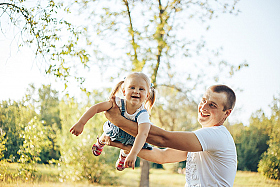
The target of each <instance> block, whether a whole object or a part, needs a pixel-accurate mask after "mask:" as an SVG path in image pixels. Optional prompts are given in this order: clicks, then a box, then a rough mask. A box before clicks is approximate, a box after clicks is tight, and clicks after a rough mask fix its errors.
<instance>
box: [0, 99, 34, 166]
mask: <svg viewBox="0 0 280 187" xmlns="http://www.w3.org/2000/svg"><path fill="white" fill-rule="evenodd" d="M34 116H36V113H35V109H34V107H33V106H32V105H28V104H27V103H26V102H25V101H20V102H16V101H11V100H9V101H1V103H0V128H1V133H4V134H5V135H4V138H5V140H6V143H5V147H6V149H5V150H4V151H3V153H4V158H5V159H9V160H10V161H12V162H14V161H17V160H18V159H19V155H18V154H17V151H18V150H19V148H20V146H21V145H22V143H23V139H22V138H21V137H20V132H21V130H22V125H23V124H27V123H28V122H29V121H30V120H31V119H32V118H33V117H34Z"/></svg>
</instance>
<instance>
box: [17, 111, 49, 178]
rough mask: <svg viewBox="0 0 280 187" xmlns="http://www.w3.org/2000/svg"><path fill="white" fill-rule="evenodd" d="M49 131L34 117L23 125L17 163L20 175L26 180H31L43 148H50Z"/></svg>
mask: <svg viewBox="0 0 280 187" xmlns="http://www.w3.org/2000/svg"><path fill="white" fill-rule="evenodd" d="M49 133H50V129H49V128H48V127H47V126H44V125H43V124H42V122H41V121H39V119H38V118H37V117H36V116H35V117H34V118H33V119H31V121H30V122H29V123H28V124H27V125H23V130H22V131H21V133H20V136H21V138H23V140H24V141H23V145H22V146H21V147H20V149H19V150H18V154H19V155H20V159H19V162H20V163H21V164H22V168H21V170H20V174H21V175H23V176H24V178H25V179H26V180H33V179H34V176H35V175H34V173H35V172H36V165H37V163H38V162H39V161H41V159H40V153H41V151H42V149H43V148H44V147H49V146H51V142H50V141H49V139H48V136H47V135H48V134H49Z"/></svg>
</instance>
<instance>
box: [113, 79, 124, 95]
mask: <svg viewBox="0 0 280 187" xmlns="http://www.w3.org/2000/svg"><path fill="white" fill-rule="evenodd" d="M123 83H124V81H120V82H119V83H118V84H117V85H116V86H115V88H114V89H113V90H112V93H111V95H110V99H111V98H112V97H113V96H115V95H116V94H117V93H118V92H119V91H120V89H121V87H122V85H123Z"/></svg>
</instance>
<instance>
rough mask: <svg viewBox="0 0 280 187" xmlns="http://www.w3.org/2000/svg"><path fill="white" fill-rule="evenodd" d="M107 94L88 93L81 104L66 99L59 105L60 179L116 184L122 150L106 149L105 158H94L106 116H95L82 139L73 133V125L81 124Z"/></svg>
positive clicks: (88, 124) (71, 99)
mask: <svg viewBox="0 0 280 187" xmlns="http://www.w3.org/2000/svg"><path fill="white" fill-rule="evenodd" d="M106 92H107V91H103V92H102V91H101V92H97V91H94V92H93V93H90V94H87V96H86V98H85V99H84V100H85V102H83V103H78V102H77V100H76V99H74V98H69V97H68V98H67V97H63V99H62V100H61V102H60V104H59V108H60V111H61V112H60V118H61V121H62V123H61V124H62V128H61V131H60V136H59V138H58V142H59V145H60V151H61V158H60V160H61V162H60V165H61V169H62V170H61V172H60V178H61V180H62V181H64V180H72V181H79V180H82V179H86V180H88V181H89V182H91V183H101V184H106V185H112V184H114V183H115V177H114V176H115V175H114V174H113V172H114V171H115V170H114V167H115V162H116V160H115V158H116V157H117V156H118V152H119V150H118V149H115V148H113V147H108V146H105V147H104V149H103V152H102V156H99V157H94V156H93V154H92V151H91V146H92V145H93V143H94V142H95V141H96V139H95V138H96V137H97V135H100V134H101V133H102V125H103V123H104V122H105V121H106V119H105V117H104V116H103V115H95V116H94V117H93V118H92V119H90V120H89V121H88V122H87V124H86V126H85V128H84V131H83V133H82V134H81V135H79V136H78V137H76V136H73V135H72V134H71V133H70V132H69V129H70V128H71V126H73V125H74V124H75V123H76V122H77V121H78V119H79V118H80V117H81V116H82V114H83V113H84V112H85V111H86V109H87V108H88V107H90V106H92V105H93V103H92V102H94V103H98V102H100V101H103V100H104V94H106ZM108 95H109V94H108Z"/></svg>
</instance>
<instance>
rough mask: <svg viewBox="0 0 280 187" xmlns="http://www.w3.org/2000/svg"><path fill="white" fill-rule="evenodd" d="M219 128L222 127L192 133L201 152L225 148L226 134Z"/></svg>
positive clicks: (202, 129) (207, 128)
mask: <svg viewBox="0 0 280 187" xmlns="http://www.w3.org/2000/svg"><path fill="white" fill-rule="evenodd" d="M221 128H223V127H206V128H201V129H199V130H196V131H194V133H195V135H196V137H197V138H198V140H199V142H200V144H201V146H202V150H203V151H216V150H217V149H223V148H224V146H226V144H227V137H225V136H227V134H225V133H224V132H223V130H222V129H221ZM217 145H219V146H217Z"/></svg>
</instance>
